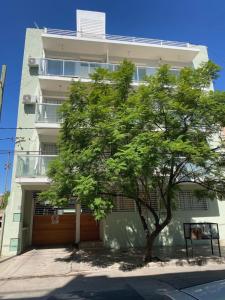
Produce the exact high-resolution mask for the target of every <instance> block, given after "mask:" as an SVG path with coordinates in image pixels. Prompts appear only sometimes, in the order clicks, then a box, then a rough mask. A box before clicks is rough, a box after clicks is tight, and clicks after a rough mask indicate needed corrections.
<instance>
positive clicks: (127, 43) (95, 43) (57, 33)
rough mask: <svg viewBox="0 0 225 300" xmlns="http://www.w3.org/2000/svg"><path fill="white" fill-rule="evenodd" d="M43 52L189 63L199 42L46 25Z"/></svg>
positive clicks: (196, 50) (196, 52) (43, 34)
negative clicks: (47, 26) (74, 29)
mask: <svg viewBox="0 0 225 300" xmlns="http://www.w3.org/2000/svg"><path fill="white" fill-rule="evenodd" d="M42 41H43V46H44V49H45V51H46V53H48V51H49V52H51V51H54V52H55V53H56V52H58V53H60V52H63V53H74V49H76V53H78V54H79V53H82V55H84V56H88V55H89V56H90V55H92V56H93V54H95V55H96V56H99V57H100V56H101V57H106V55H107V56H108V57H119V58H120V59H121V60H122V59H124V58H129V59H131V60H133V61H135V60H136V59H140V58H141V59H146V60H157V61H158V59H159V58H161V59H162V60H163V61H165V62H184V63H191V62H192V61H193V59H194V58H195V56H196V55H197V54H198V53H199V51H200V49H199V47H198V46H195V45H192V44H190V43H185V42H175V41H166V40H160V39H149V38H138V37H129V36H120V35H110V34H105V35H98V34H89V33H81V32H76V31H70V30H60V29H49V28H45V30H44V31H43V33H42Z"/></svg>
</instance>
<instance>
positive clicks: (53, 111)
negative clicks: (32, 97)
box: [36, 103, 62, 124]
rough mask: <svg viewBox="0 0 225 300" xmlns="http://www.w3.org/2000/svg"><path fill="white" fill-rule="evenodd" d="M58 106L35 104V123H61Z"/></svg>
mask: <svg viewBox="0 0 225 300" xmlns="http://www.w3.org/2000/svg"><path fill="white" fill-rule="evenodd" d="M59 107H60V104H50V103H37V104H36V123H50V124H51V123H56V124H60V123H61V122H62V117H61V114H60V112H59Z"/></svg>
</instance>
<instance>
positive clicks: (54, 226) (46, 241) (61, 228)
mask: <svg viewBox="0 0 225 300" xmlns="http://www.w3.org/2000/svg"><path fill="white" fill-rule="evenodd" d="M75 232H76V217H75V215H57V216H55V215H43V216H38V215H34V219H33V239H32V243H33V245H35V246H48V245H60V244H72V243H74V241H75Z"/></svg>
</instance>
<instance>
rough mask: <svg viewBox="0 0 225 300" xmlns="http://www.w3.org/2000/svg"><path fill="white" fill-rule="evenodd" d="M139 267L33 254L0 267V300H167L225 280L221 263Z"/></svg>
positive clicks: (105, 258) (106, 256)
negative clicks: (179, 292)
mask: <svg viewBox="0 0 225 300" xmlns="http://www.w3.org/2000/svg"><path fill="white" fill-rule="evenodd" d="M192 264H193V265H188V264H187V263H185V262H183V261H177V260H173V261H170V262H168V263H165V264H160V263H152V264H149V265H147V266H142V265H141V264H140V254H139V253H137V254H136V253H118V252H117V253H115V252H113V253H112V252H107V251H105V252H101V251H100V252H98V251H89V252H88V251H78V252H77V251H73V249H66V248H56V249H38V250H36V249H33V250H31V251H28V252H26V253H24V254H22V255H20V256H17V257H14V258H10V259H8V260H6V261H2V262H0V299H21V300H22V299H33V300H35V299H42V300H44V299H45V300H58V299H64V300H69V299H74V300H75V299H76V300H86V299H91V300H103V299H107V300H114V299H115V300H120V299H121V300H122V299H124V300H126V299H130V300H132V299H136V300H139V299H140V300H141V299H156V300H157V299H168V298H167V297H166V296H165V294H166V293H167V291H174V290H179V289H182V288H186V287H189V286H192V285H198V284H202V283H205V282H210V281H214V280H220V279H225V264H224V260H223V259H222V260H217V259H214V260H209V261H207V260H201V261H200V260H197V264H194V263H193V262H192Z"/></svg>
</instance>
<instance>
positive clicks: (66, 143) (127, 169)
mask: <svg viewBox="0 0 225 300" xmlns="http://www.w3.org/2000/svg"><path fill="white" fill-rule="evenodd" d="M218 70H219V68H218V67H217V66H216V65H215V64H213V63H212V62H207V63H205V64H203V65H202V66H201V67H199V68H198V69H192V68H189V67H187V68H183V69H182V70H181V72H180V75H179V76H175V75H172V74H171V72H170V68H169V66H167V65H164V66H162V67H160V68H159V70H158V72H157V74H156V75H154V76H150V77H147V78H146V82H145V83H144V84H142V85H140V86H139V87H135V88H134V87H133V86H132V84H131V83H132V76H133V71H134V66H133V64H132V63H130V62H129V61H124V62H123V63H122V64H121V65H120V67H119V69H118V71H116V72H114V73H112V72H109V71H106V70H102V69H99V70H98V71H97V72H96V73H95V74H94V75H93V76H92V79H93V82H92V83H89V84H87V83H81V82H77V83H74V84H73V85H72V86H71V93H70V98H69V99H68V101H66V103H65V104H63V106H62V110H61V112H62V115H63V120H64V123H63V125H62V129H61V134H60V139H59V149H60V153H59V157H58V159H57V160H56V161H55V162H53V163H52V164H51V166H50V169H49V176H50V177H51V179H52V185H51V187H50V189H49V190H48V191H47V192H44V193H42V194H41V198H42V199H50V201H51V202H53V203H57V202H61V201H66V199H69V198H70V197H77V198H78V199H79V200H80V201H85V202H87V203H89V206H90V208H91V209H92V210H93V214H94V216H95V217H96V219H101V218H103V217H105V216H106V214H107V213H108V212H109V211H110V210H111V208H112V205H113V202H112V200H113V197H114V196H115V194H116V193H121V194H123V195H125V196H127V197H129V198H132V199H133V200H134V201H135V202H136V205H137V207H138V211H139V214H140V217H141V221H142V224H143V226H144V229H145V233H146V238H147V241H148V248H149V249H150V248H151V240H153V241H154V239H155V236H157V235H158V234H159V233H160V232H161V230H162V229H163V228H164V227H165V226H167V225H168V223H169V222H170V221H171V218H172V207H175V204H173V202H174V201H175V198H176V197H175V194H176V191H177V189H178V188H179V186H180V185H182V184H183V183H184V182H189V183H193V189H194V190H199V189H200V190H204V195H205V194H208V195H209V196H210V198H212V197H218V196H219V197H222V198H223V196H224V191H225V190H224V184H225V178H224V163H225V160H224V155H223V153H224V142H223V140H222V139H221V135H220V133H221V128H223V127H224V126H225V118H224V115H225V93H224V92H219V91H216V92H214V91H209V89H208V88H209V86H210V84H211V82H212V80H214V79H216V78H217V75H218ZM109 82H110V83H109ZM140 190H141V191H142V195H143V194H144V198H143V197H140ZM152 190H158V191H159V192H160V197H161V202H162V206H163V207H164V210H166V214H165V215H164V218H163V219H162V218H160V216H159V212H158V211H156V210H155V209H154V208H153V206H152V204H151V192H152ZM196 193H197V194H198V195H199V194H200V193H202V192H196ZM146 200H148V201H147V202H146ZM143 208H145V209H148V210H149V211H150V212H151V214H152V218H153V222H154V224H155V229H154V230H153V231H151V230H150V229H149V228H148V226H147V222H146V220H145V217H144V216H143V213H142V210H143Z"/></svg>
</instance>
